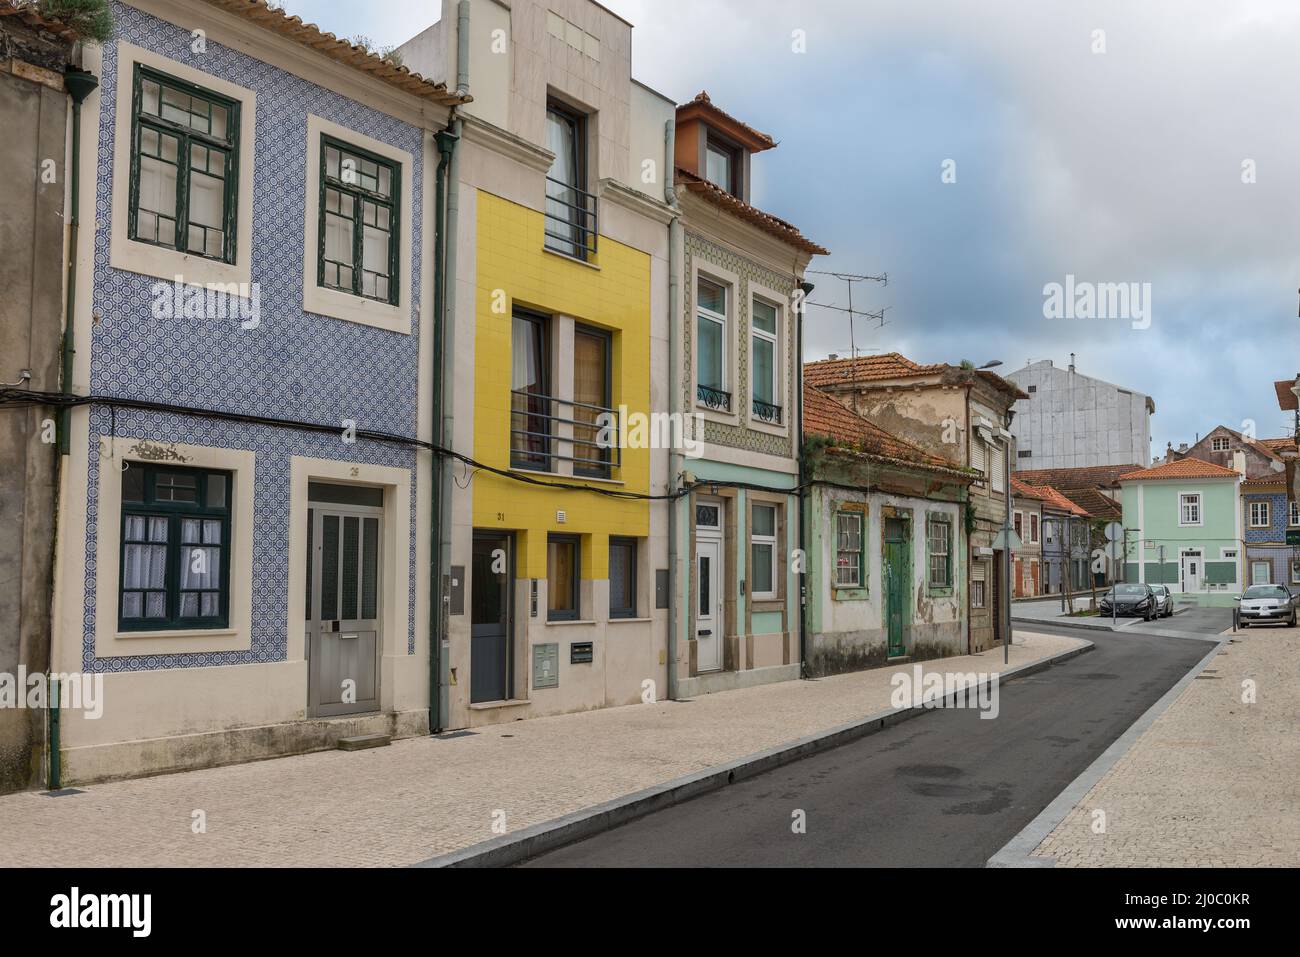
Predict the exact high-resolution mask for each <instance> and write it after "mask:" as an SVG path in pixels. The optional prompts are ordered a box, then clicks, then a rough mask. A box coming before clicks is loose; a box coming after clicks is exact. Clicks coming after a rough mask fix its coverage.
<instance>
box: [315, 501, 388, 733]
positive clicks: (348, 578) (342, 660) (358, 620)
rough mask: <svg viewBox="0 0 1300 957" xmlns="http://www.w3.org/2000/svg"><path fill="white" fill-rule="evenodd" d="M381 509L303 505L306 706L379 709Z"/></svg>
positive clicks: (325, 711)
mask: <svg viewBox="0 0 1300 957" xmlns="http://www.w3.org/2000/svg"><path fill="white" fill-rule="evenodd" d="M382 518H383V509H382V508H374V507H366V506H352V505H349V506H340V505H336V504H322V503H317V502H313V503H312V504H311V507H310V508H309V509H308V510H307V582H308V589H309V591H308V599H307V709H308V713H309V714H310V715H312V716H313V717H330V716H332V715H340V714H364V713H366V712H370V711H377V710H379V647H380V644H379V636H380V621H379V595H380V587H381V584H380V560H379V557H380V555H381V554H382V552H381V550H380V534H381V529H382V525H383V523H382V521H381V519H382Z"/></svg>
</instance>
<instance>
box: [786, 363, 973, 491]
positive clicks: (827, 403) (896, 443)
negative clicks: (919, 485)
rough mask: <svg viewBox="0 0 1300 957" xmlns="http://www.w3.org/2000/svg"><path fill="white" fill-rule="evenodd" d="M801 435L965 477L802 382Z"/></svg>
mask: <svg viewBox="0 0 1300 957" xmlns="http://www.w3.org/2000/svg"><path fill="white" fill-rule="evenodd" d="M803 434H804V435H805V436H813V435H823V436H826V437H827V438H831V439H834V440H835V441H836V442H840V443H844V445H842V446H841V448H845V449H846V450H848V451H856V452H861V453H863V454H866V455H870V456H873V457H876V458H882V459H886V460H889V461H893V462H898V463H901V464H905V465H912V466H916V467H919V468H925V469H939V470H942V471H950V472H954V473H958V474H962V475H967V473H966V472H964V471H963V470H961V469H960V467H959V466H957V465H956V464H955V463H953V462H949V461H948V460H946V459H942V458H940V457H939V456H937V455H931V454H930V453H929V452H927V451H925V449H923V448H921V447H920V446H917V445H913V444H912V443H911V442H908V441H907V440H906V439H903V438H899V437H898V436H897V435H894V434H893V433H892V432H887V431H885V430H884V429H882V428H880V426H878V425H876V424H875V423H874V422H871V421H869V420H867V419H864V418H863V417H862V416H860V415H858V414H857V413H856V412H854V411H852V410H851V409H847V408H845V407H844V406H842V405H840V403H838V402H836V401H835V400H834V399H833V398H831V397H830V396H829V395H827V394H826V393H825V392H822V391H821V390H820V389H817V388H815V387H813V386H811V385H809V384H808V383H806V382H805V383H804V387H803ZM967 477H968V478H973V476H969V475H967Z"/></svg>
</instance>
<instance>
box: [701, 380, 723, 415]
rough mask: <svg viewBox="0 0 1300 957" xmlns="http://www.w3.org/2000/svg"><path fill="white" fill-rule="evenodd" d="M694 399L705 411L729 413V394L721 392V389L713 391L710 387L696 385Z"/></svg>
mask: <svg viewBox="0 0 1300 957" xmlns="http://www.w3.org/2000/svg"><path fill="white" fill-rule="evenodd" d="M695 398H697V399H698V400H699V401H700V402H701V403H703V404H704V407H705V408H707V409H714V410H715V411H719V412H730V411H731V393H730V392H723V391H722V390H721V389H715V388H713V386H710V385H697V386H696V387H695Z"/></svg>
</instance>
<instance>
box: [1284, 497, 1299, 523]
mask: <svg viewBox="0 0 1300 957" xmlns="http://www.w3.org/2000/svg"><path fill="white" fill-rule="evenodd" d="M1286 524H1287V528H1300V502H1297V501H1296V500H1295V499H1290V500H1288V501H1287V517H1286Z"/></svg>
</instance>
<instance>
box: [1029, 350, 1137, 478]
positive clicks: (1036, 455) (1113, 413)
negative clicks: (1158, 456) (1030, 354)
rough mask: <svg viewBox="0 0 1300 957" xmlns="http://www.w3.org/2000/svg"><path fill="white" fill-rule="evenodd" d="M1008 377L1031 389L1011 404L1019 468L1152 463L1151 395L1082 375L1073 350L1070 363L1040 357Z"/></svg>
mask: <svg viewBox="0 0 1300 957" xmlns="http://www.w3.org/2000/svg"><path fill="white" fill-rule="evenodd" d="M1006 378H1007V380H1008V381H1010V382H1013V383H1015V384H1016V385H1017V386H1019V387H1020V388H1021V389H1022V390H1024V391H1025V392H1026V393H1028V395H1029V398H1028V399H1020V400H1018V401H1017V402H1016V404H1015V405H1014V406H1013V407H1012V408H1013V411H1014V412H1015V413H1016V415H1015V419H1014V420H1013V421H1012V423H1011V432H1012V434H1013V435H1014V436H1015V438H1016V449H1017V452H1016V455H1017V459H1016V462H1015V468H1016V469H1017V470H1022V469H1049V468H1080V467H1084V466H1090V465H1123V464H1128V463H1138V464H1140V465H1142V466H1144V467H1145V466H1147V465H1149V464H1150V463H1151V416H1152V414H1153V413H1154V412H1155V411H1156V405H1155V402H1154V401H1153V400H1152V399H1151V397H1150V396H1148V395H1143V394H1142V393H1141V392H1136V391H1134V390H1132V389H1125V388H1122V387H1121V386H1117V385H1114V384H1113V383H1110V382H1104V381H1103V380H1101V379H1095V378H1093V377H1092V376H1087V375H1083V374H1082V373H1080V372H1078V371H1077V370H1076V369H1075V366H1074V355H1073V354H1071V356H1070V364H1069V366H1068V367H1067V368H1064V369H1061V368H1058V367H1057V366H1055V365H1054V364H1053V363H1052V360H1051V359H1042V360H1040V361H1038V362H1031V363H1030V364H1029V365H1027V366H1025V367H1024V368H1023V369H1019V370H1017V371H1015V372H1012V373H1010V374H1008V375H1007V376H1006Z"/></svg>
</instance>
